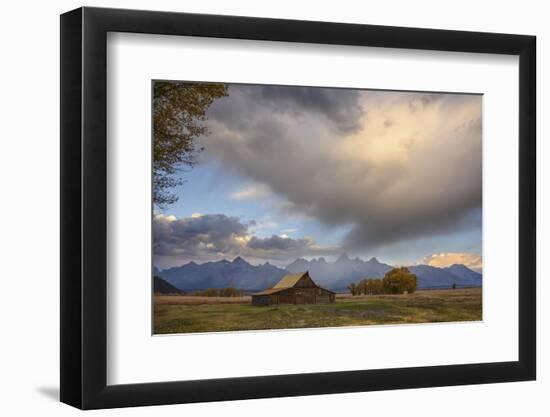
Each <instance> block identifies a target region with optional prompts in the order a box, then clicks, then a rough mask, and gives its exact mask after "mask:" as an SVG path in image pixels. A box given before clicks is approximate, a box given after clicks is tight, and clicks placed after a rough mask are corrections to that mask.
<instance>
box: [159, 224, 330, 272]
mask: <svg viewBox="0 0 550 417" xmlns="http://www.w3.org/2000/svg"><path fill="white" fill-rule="evenodd" d="M255 225H256V222H254V221H250V222H246V223H245V222H241V221H240V220H239V218H237V217H230V216H226V215H224V214H208V215H196V216H193V217H184V218H176V217H175V216H166V215H163V214H156V215H155V216H154V217H153V241H154V254H155V258H156V259H155V264H156V265H171V266H172V265H180V264H182V263H184V262H187V261H191V260H194V261H211V260H219V259H223V258H232V257H236V256H245V257H246V259H247V260H251V261H262V260H263V261H273V260H275V261H276V260H281V261H288V260H289V259H294V258H295V257H299V256H319V255H334V254H336V253H337V250H336V249H333V248H324V247H320V246H318V245H316V243H315V241H314V240H313V239H312V238H300V239H292V238H290V237H287V236H284V237H283V236H277V235H272V236H270V237H257V236H254V235H253V234H252V233H253V232H252V231H251V229H252V228H253V226H255Z"/></svg>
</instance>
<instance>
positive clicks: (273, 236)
mask: <svg viewBox="0 0 550 417" xmlns="http://www.w3.org/2000/svg"><path fill="white" fill-rule="evenodd" d="M481 108H482V97H481V96H479V95H464V94H434V93H411V92H392V91H373V90H350V89H331V88H311V87H287V86H261V85H236V84H231V85H229V95H228V96H227V97H223V98H220V99H218V100H217V101H215V102H214V103H213V104H212V105H211V107H210V108H209V110H208V113H207V115H208V121H207V122H206V125H207V127H208V129H209V131H210V134H209V135H208V136H205V137H201V138H200V139H199V142H200V145H201V146H204V151H203V152H202V153H201V154H200V156H199V164H198V165H197V166H196V167H194V168H193V169H192V170H186V171H185V172H182V173H181V177H182V178H183V179H184V180H185V183H184V184H183V185H182V186H181V187H178V189H177V190H176V193H177V195H178V196H179V201H178V202H177V203H175V204H174V205H172V206H169V207H165V208H164V209H162V210H160V209H157V210H156V213H155V215H154V222H153V223H154V224H153V230H154V241H155V242H154V252H155V260H154V262H155V264H156V265H157V266H158V267H160V268H166V267H169V266H175V265H181V264H183V263H186V262H189V261H191V260H193V261H195V262H204V261H209V260H218V259H223V258H227V259H232V258H234V257H235V256H237V255H240V256H242V257H244V258H245V259H247V260H249V261H250V262H252V263H263V262H266V261H269V262H271V263H274V264H277V265H286V264H288V263H290V262H291V261H293V260H294V259H296V258H298V257H305V258H313V257H319V256H323V257H325V258H326V259H328V260H330V259H332V258H335V257H337V256H338V255H339V254H341V253H343V252H346V253H347V254H348V255H349V256H359V257H362V258H366V259H368V258H370V257H372V256H376V257H378V258H379V259H380V260H381V261H384V262H387V263H390V264H399V265H409V264H414V263H426V264H431V265H434V266H445V265H448V264H452V263H455V262H460V263H464V264H465V265H469V266H471V267H472V268H473V269H476V270H481V266H482V261H481V244H482V242H481V213H482V211H481V209H482V208H481V203H482V177H481V171H482V153H481V151H482V138H481V136H482V129H481V120H482V117H481Z"/></svg>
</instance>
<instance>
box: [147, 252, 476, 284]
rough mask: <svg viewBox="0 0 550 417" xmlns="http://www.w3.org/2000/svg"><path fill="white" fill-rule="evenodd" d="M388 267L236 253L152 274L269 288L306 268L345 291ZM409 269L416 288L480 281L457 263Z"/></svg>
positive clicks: (172, 279)
mask: <svg viewBox="0 0 550 417" xmlns="http://www.w3.org/2000/svg"><path fill="white" fill-rule="evenodd" d="M392 268H393V266H391V265H388V264H385V263H382V262H379V261H378V259H376V258H371V259H370V260H368V261H363V260H362V259H360V258H353V259H351V258H349V257H348V256H347V255H346V254H343V255H341V256H340V257H339V258H338V259H337V260H336V261H335V262H328V261H326V260H325V259H324V258H322V257H321V258H316V259H312V260H310V261H308V260H306V259H303V258H299V259H296V260H295V261H294V262H292V263H290V264H289V265H287V266H286V268H278V267H276V266H274V265H271V264H270V263H269V262H266V263H264V264H262V265H252V264H250V263H248V262H247V261H245V260H244V259H243V258H241V257H240V256H238V257H236V258H235V259H234V260H233V261H228V260H226V259H223V260H221V261H216V262H206V263H203V264H197V263H195V262H189V263H187V264H185V265H182V266H178V267H173V268H169V269H165V270H162V271H159V270H158V269H155V275H158V276H159V277H161V278H162V279H164V280H165V281H167V282H168V283H169V284H171V285H173V286H174V287H176V288H178V289H180V290H183V291H185V290H187V291H188V290H202V289H207V288H225V287H234V288H240V289H244V290H249V291H258V290H263V289H265V288H271V287H272V286H274V285H275V284H276V283H277V282H278V281H279V280H280V279H281V278H282V277H283V276H284V275H286V274H289V273H298V272H303V271H309V273H310V275H311V277H312V278H313V279H314V280H315V282H316V283H317V284H318V285H321V286H323V287H325V288H328V289H330V290H333V291H346V288H347V286H348V285H349V284H350V283H352V282H358V281H360V280H362V279H365V278H382V277H383V276H384V274H385V273H386V272H388V271H389V270H390V269H392ZM409 270H410V271H411V272H412V273H413V274H415V275H416V276H417V279H418V287H419V288H449V287H451V286H452V285H453V284H456V285H457V286H459V287H461V286H462V287H465V286H468V287H480V286H481V285H482V275H481V274H480V273H478V272H475V271H472V270H471V269H469V268H467V267H466V266H464V265H461V264H455V265H452V266H449V267H445V268H437V267H434V266H430V265H413V266H410V267H409Z"/></svg>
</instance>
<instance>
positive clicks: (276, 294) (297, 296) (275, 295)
mask: <svg viewBox="0 0 550 417" xmlns="http://www.w3.org/2000/svg"><path fill="white" fill-rule="evenodd" d="M334 296H335V293H334V292H332V291H329V290H327V289H325V288H322V287H319V286H318V285H317V284H316V283H315V282H314V281H313V280H312V279H311V277H310V276H309V272H308V271H306V272H301V273H299V274H292V275H285V276H284V277H283V278H282V279H281V280H280V281H279V282H278V283H277V285H275V286H274V287H273V288H269V289H267V290H264V291H261V292H257V293H255V294H252V305H255V306H268V305H272V304H320V303H333V302H334Z"/></svg>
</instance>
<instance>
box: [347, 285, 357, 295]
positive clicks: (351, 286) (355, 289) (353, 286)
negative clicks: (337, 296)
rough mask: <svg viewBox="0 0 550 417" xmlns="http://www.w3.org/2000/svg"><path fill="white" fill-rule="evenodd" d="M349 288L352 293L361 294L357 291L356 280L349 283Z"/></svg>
mask: <svg viewBox="0 0 550 417" xmlns="http://www.w3.org/2000/svg"><path fill="white" fill-rule="evenodd" d="M348 290H349V292H350V293H351V295H357V294H359V293H358V292H357V285H355V283H354V282H352V283H351V284H349V285H348Z"/></svg>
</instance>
